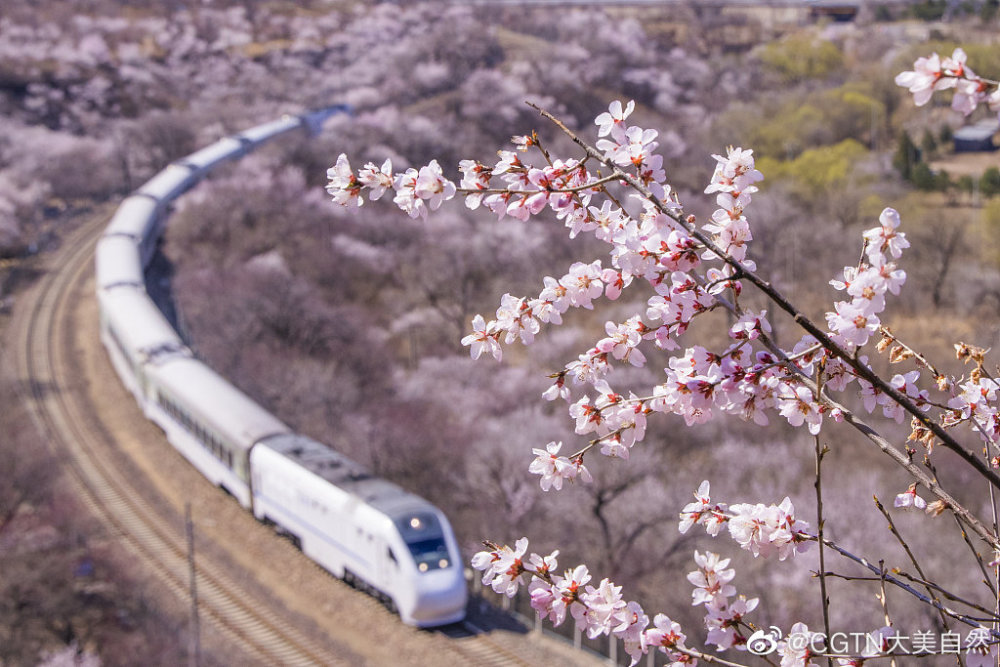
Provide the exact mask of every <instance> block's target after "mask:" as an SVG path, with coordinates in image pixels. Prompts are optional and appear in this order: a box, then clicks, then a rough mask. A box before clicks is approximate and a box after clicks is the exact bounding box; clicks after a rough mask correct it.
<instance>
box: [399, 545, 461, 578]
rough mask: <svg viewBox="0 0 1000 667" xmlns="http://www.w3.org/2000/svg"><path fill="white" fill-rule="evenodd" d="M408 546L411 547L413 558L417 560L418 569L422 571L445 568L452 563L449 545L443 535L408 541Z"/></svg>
mask: <svg viewBox="0 0 1000 667" xmlns="http://www.w3.org/2000/svg"><path fill="white" fill-rule="evenodd" d="M406 546H408V547H409V548H410V553H411V554H413V560H415V561H416V562H417V569H418V570H420V571H421V572H427V571H429V570H438V569H444V568H446V567H449V566H450V565H451V557H450V556H449V555H448V546H447V545H446V544H445V543H444V538H443V537H432V538H430V539H426V540H418V541H416V542H407V544H406Z"/></svg>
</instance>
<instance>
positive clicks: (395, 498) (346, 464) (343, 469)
mask: <svg viewBox="0 0 1000 667" xmlns="http://www.w3.org/2000/svg"><path fill="white" fill-rule="evenodd" d="M261 444H263V445H265V446H267V447H268V448H270V449H272V450H274V451H275V452H277V453H279V454H281V455H282V456H284V457H285V458H287V459H289V460H290V461H293V462H295V463H296V464H298V465H299V466H301V467H302V468H305V469H306V470H308V471H309V472H311V473H313V474H314V475H316V476H318V477H321V478H322V479H324V480H326V481H328V482H330V483H331V484H333V485H334V486H337V487H339V488H341V489H343V490H344V491H347V492H348V493H350V494H352V495H355V496H357V497H359V498H361V499H362V500H364V501H365V503H367V504H368V505H370V506H371V507H373V508H375V509H377V510H378V511H380V512H382V513H383V514H385V515H386V516H389V517H390V518H393V519H398V518H400V517H404V516H409V515H411V514H413V513H415V512H429V513H433V514H437V508H436V507H434V505H432V504H431V503H429V502H428V501H426V500H424V499H423V498H421V497H420V496H417V495H414V494H412V493H410V492H409V491H406V490H405V489H403V488H401V487H400V486H397V485H396V484H393V483H392V482H390V481H388V480H385V479H382V478H381V477H377V476H375V475H373V474H372V473H371V472H370V471H369V470H368V469H367V468H365V467H364V466H363V465H361V464H360V463H357V462H356V461H353V460H351V459H349V458H347V457H346V456H344V455H343V454H341V453H340V452H337V451H335V450H333V449H331V448H330V447H328V446H327V445H324V444H322V443H320V442H317V441H316V440H313V439H312V438H307V437H306V436H304V435H299V434H297V433H288V434H285V435H279V436H275V437H272V438H268V439H267V440H266V441H265V442H263V443H261Z"/></svg>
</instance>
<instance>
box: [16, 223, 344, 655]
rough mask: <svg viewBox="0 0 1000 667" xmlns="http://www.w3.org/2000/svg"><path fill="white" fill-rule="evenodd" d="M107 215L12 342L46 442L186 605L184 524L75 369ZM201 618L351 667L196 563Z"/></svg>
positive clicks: (53, 276) (67, 245)
mask: <svg viewBox="0 0 1000 667" xmlns="http://www.w3.org/2000/svg"><path fill="white" fill-rule="evenodd" d="M106 222H107V220H106V218H104V217H103V216H95V217H94V219H93V220H90V221H88V222H87V223H85V224H84V225H83V226H82V227H81V228H79V229H77V230H75V231H74V232H73V233H72V234H71V235H70V236H69V237H68V238H67V239H66V240H65V242H64V244H63V246H62V248H61V249H60V250H59V251H57V253H56V255H54V256H53V257H51V258H50V261H49V270H48V271H47V272H46V274H45V275H44V276H43V277H42V278H41V279H40V281H39V283H38V284H37V285H36V286H35V289H36V292H35V294H34V297H33V299H32V301H31V308H30V311H29V312H27V313H22V316H21V317H15V320H14V322H13V332H12V333H13V339H14V345H13V346H12V349H11V350H10V351H11V352H12V353H13V354H12V355H11V356H13V357H14V358H15V359H16V363H17V369H16V372H17V374H18V380H19V385H20V387H21V390H22V395H23V398H24V400H25V402H26V403H27V405H28V407H29V409H30V411H31V414H32V418H33V419H34V421H35V423H36V425H37V426H38V428H39V430H40V431H41V432H42V434H43V435H44V436H45V439H46V441H47V442H48V443H49V446H50V447H52V448H53V449H54V450H55V452H56V453H57V454H58V456H59V458H60V459H61V460H63V461H64V462H65V463H66V466H67V469H68V471H69V472H70V474H71V478H72V480H73V482H74V483H75V485H76V487H77V489H78V491H79V496H80V497H81V498H82V499H83V500H84V502H85V504H86V505H87V506H88V508H89V509H90V510H91V511H92V512H93V513H94V514H95V515H96V516H97V517H98V518H99V519H101V520H102V521H103V522H104V523H105V525H107V526H108V527H109V528H110V529H111V531H112V532H113V533H114V534H115V535H116V536H117V537H118V538H119V539H120V540H121V541H122V542H124V544H125V545H126V546H127V547H128V548H129V549H130V550H131V551H132V552H133V553H135V554H136V555H137V556H138V557H139V558H140V559H141V560H142V561H143V562H144V563H145V565H147V566H148V567H149V568H150V570H151V571H152V572H153V573H155V575H156V576H157V578H158V579H159V580H160V581H161V582H163V583H164V584H165V585H166V586H167V587H168V588H169V589H170V590H171V591H173V592H174V593H175V594H176V595H177V596H178V597H180V598H181V599H183V600H185V601H189V600H190V598H189V570H188V567H189V566H188V560H187V542H186V536H185V533H184V526H183V525H182V524H179V523H178V522H177V521H176V520H175V519H174V520H172V517H166V516H163V514H162V513H161V512H160V511H159V510H158V509H156V508H154V507H153V506H152V505H151V504H150V503H148V502H147V501H146V500H145V499H144V494H143V493H142V492H141V490H140V489H136V488H134V487H133V486H132V485H131V484H130V483H129V480H128V479H127V477H126V476H124V475H122V474H121V471H120V470H119V469H118V468H117V466H116V464H115V462H114V461H113V460H111V457H109V456H108V455H107V454H106V451H105V450H106V449H107V447H106V443H107V442H108V439H109V435H108V434H107V433H106V432H104V431H103V430H102V429H101V428H100V425H99V424H95V423H94V420H93V418H92V416H91V414H90V413H91V411H90V409H89V406H88V405H86V403H85V401H84V400H83V399H82V394H81V392H79V391H75V389H76V388H78V387H79V386H80V385H81V384H83V383H85V382H86V381H87V380H86V378H80V377H72V376H71V374H70V373H69V372H68V369H69V368H71V367H72V364H71V363H68V362H69V360H68V357H69V356H71V354H72V352H71V341H70V333H71V332H70V331H69V329H68V326H69V325H68V324H67V322H69V320H70V318H69V317H68V313H69V309H70V307H71V305H72V304H71V301H72V299H74V298H90V297H91V295H90V294H89V293H86V294H82V293H81V292H82V291H83V289H82V286H83V283H84V282H85V279H86V278H87V276H88V272H90V271H92V259H93V250H94V245H95V243H96V241H97V239H98V238H99V237H100V234H101V231H102V230H103V228H104V226H105V224H106ZM196 581H197V591H198V597H199V614H200V615H201V618H202V619H203V622H207V623H210V624H212V625H213V626H214V627H215V628H216V629H217V630H218V631H220V632H221V633H223V634H224V635H226V636H227V637H228V639H229V640H230V641H231V642H233V643H234V644H235V645H237V646H239V647H240V648H242V649H243V650H244V651H246V653H247V654H248V655H251V656H257V657H259V658H260V659H261V660H262V661H263V662H266V663H270V664H282V665H331V664H347V663H345V662H341V661H339V660H337V659H335V658H334V657H333V656H331V655H330V654H329V652H328V650H327V649H326V648H325V647H323V646H320V645H319V644H318V643H316V642H315V641H313V640H311V639H310V638H308V637H306V636H304V635H303V634H302V633H301V632H299V631H298V630H297V629H296V628H295V627H293V626H291V625H289V624H288V623H286V622H285V621H284V620H283V619H282V618H280V617H279V616H278V615H277V614H275V613H273V612H271V611H270V610H268V609H267V608H262V607H261V606H259V605H258V604H255V602H254V601H251V600H248V599H247V598H246V596H245V594H243V593H242V591H241V590H240V586H239V585H238V584H237V583H236V582H234V581H233V580H232V578H231V577H229V576H228V575H227V574H226V573H225V572H222V571H221V570H219V568H218V567H216V566H215V564H214V563H212V562H211V561H208V560H205V559H201V560H199V562H198V567H197V579H196Z"/></svg>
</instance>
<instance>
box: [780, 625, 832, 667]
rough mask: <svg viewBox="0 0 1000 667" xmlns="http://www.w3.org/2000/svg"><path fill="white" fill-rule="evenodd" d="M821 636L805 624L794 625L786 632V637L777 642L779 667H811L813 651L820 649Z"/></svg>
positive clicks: (812, 664)
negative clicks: (779, 659) (779, 658)
mask: <svg viewBox="0 0 1000 667" xmlns="http://www.w3.org/2000/svg"><path fill="white" fill-rule="evenodd" d="M822 646H823V635H822V634H820V633H816V632H812V631H810V630H809V626H808V625H806V624H805V623H801V622H800V623H796V624H794V625H793V626H792V627H791V629H790V630H789V631H788V636H787V637H786V638H785V639H783V640H781V641H779V642H778V651H777V654H778V655H779V656H780V657H781V667H812V666H814V665H815V664H816V663H814V662H811V661H810V660H809V658H810V657H811V656H812V654H813V651H814V649H816V648H822Z"/></svg>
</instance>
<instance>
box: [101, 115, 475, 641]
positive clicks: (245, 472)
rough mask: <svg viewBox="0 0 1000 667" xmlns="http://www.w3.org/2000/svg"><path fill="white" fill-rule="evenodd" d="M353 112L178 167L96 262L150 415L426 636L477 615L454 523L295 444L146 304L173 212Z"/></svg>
mask: <svg viewBox="0 0 1000 667" xmlns="http://www.w3.org/2000/svg"><path fill="white" fill-rule="evenodd" d="M345 110H346V109H345V107H342V106H335V107H330V108H327V109H323V110H320V111H317V112H312V113H309V114H304V115H302V116H285V117H283V118H281V119H279V120H276V121H273V122H271V123H267V124H264V125H260V126H257V127H255V128H252V129H250V130H247V131H245V132H242V133H240V134H237V135H234V136H232V137H226V138H224V139H221V140H219V141H217V142H216V143H214V144H212V145H210V146H208V147H206V148H203V149H201V150H199V151H197V152H195V153H193V154H191V155H189V156H187V157H186V158H183V159H181V160H178V161H176V162H174V163H172V164H171V165H169V166H168V167H167V168H165V169H164V170H163V171H161V172H160V173H158V174H157V175H156V176H154V177H153V178H152V179H150V180H149V181H148V182H147V183H146V184H145V185H143V186H142V187H141V188H139V189H138V190H137V191H136V192H135V193H134V194H133V195H131V196H130V197H128V198H127V199H125V201H124V202H123V203H122V205H121V206H120V207H119V209H118V210H117V212H116V213H115V215H114V217H113V218H112V220H111V222H110V224H109V225H108V227H107V229H106V230H105V233H104V236H103V237H102V238H101V240H100V241H99V242H98V245H97V251H96V281H97V298H98V304H99V307H100V322H101V339H102V342H103V343H104V345H105V347H106V348H107V350H108V354H109V356H110V358H111V361H112V364H113V365H114V368H115V370H116V372H117V373H118V375H119V376H120V377H121V379H122V382H123V383H124V384H125V386H126V387H127V388H128V389H129V391H131V392H132V393H133V395H134V396H135V397H136V400H137V401H138V402H139V405H140V406H141V407H142V409H143V411H144V413H145V414H146V416H147V417H148V418H149V419H150V420H152V421H153V422H155V423H156V424H158V425H159V426H160V428H162V429H163V431H164V432H165V433H166V435H167V439H168V440H169V441H170V443H171V444H172V445H173V446H174V447H175V448H176V449H177V450H178V451H179V452H180V453H181V454H182V455H183V456H184V457H185V458H186V459H187V460H188V461H190V462H191V464H192V465H194V466H195V467H196V468H197V469H198V471H199V472H201V474H202V475H204V476H205V477H206V478H207V479H208V480H209V481H210V482H211V483H212V484H215V485H216V486H218V487H220V488H222V489H224V490H225V491H226V492H227V493H229V494H230V495H232V496H233V497H234V498H236V500H237V501H238V502H239V503H240V504H241V505H243V507H245V508H247V509H249V510H250V511H251V512H253V514H254V516H255V517H256V518H257V519H259V520H260V521H263V522H266V523H269V524H273V525H274V526H275V527H276V529H277V530H278V531H280V532H281V533H283V534H285V535H287V536H288V537H289V538H291V539H292V541H293V542H294V543H295V544H296V545H298V546H299V548H301V549H302V551H303V552H304V553H305V554H306V555H307V556H308V557H309V558H311V559H313V560H314V561H316V562H317V563H319V564H320V565H321V566H323V567H324V568H325V569H326V570H328V571H329V572H331V573H332V574H334V575H335V576H337V577H340V578H343V579H344V580H345V581H347V582H348V583H351V584H352V585H355V586H357V587H359V588H362V589H364V590H367V591H368V592H370V593H372V594H373V595H375V596H376V597H378V598H379V599H381V600H382V601H383V602H385V603H386V604H387V605H388V606H389V607H390V608H392V609H394V610H396V611H397V612H398V613H399V615H400V617H401V618H402V620H403V622H405V623H407V624H410V625H416V626H419V627H431V626H437V625H445V624H448V623H455V622H458V621H460V620H462V619H463V618H464V617H465V606H466V595H467V594H466V585H465V579H464V576H463V568H462V567H461V559H460V558H459V552H458V545H457V544H456V542H455V537H454V534H453V532H452V530H451V527H450V525H449V524H448V520H447V519H446V518H445V516H444V514H442V513H441V511H440V510H438V509H437V508H436V507H434V506H433V505H431V504H430V503H428V502H427V501H426V500H424V499H422V498H419V497H418V496H415V495H413V494H411V493H408V492H406V491H404V490H403V489H401V488H400V487H398V486H396V485H395V484H392V483H390V482H388V481H386V480H383V479H379V478H377V477H373V476H372V475H371V474H369V473H368V472H367V471H366V470H365V469H364V468H362V467H361V466H360V465H358V464H357V463H355V462H353V461H350V460H348V459H347V458H345V457H343V456H342V455H340V454H338V453H337V452H334V451H333V450H332V449H330V448H329V447H327V446H325V445H322V444H320V443H318V442H316V441H314V440H310V439H309V438H306V437H305V436H302V435H298V434H295V433H293V432H292V431H291V429H290V428H289V427H288V426H286V425H285V424H284V423H282V422H281V420H279V419H278V418H277V417H275V416H274V415H272V414H270V413H269V412H267V411H266V410H264V409H263V408H262V407H261V406H259V405H258V404H257V403H255V402H254V401H253V400H251V399H250V398H249V397H248V396H246V395H245V394H243V393H242V392H240V391H239V390H238V389H236V388H235V387H233V386H232V385H230V384H229V383H228V382H227V381H226V380H225V379H224V378H223V377H221V376H220V375H219V374H217V373H215V372H214V371H213V370H212V369H210V368H209V367H208V366H206V365H205V364H203V363H202V362H201V361H199V360H198V359H196V358H195V357H194V356H193V355H192V353H191V351H190V350H189V349H188V348H187V347H186V346H185V344H184V342H183V341H182V339H181V337H180V336H179V335H178V333H177V332H176V331H175V330H174V329H173V328H172V327H171V325H170V324H169V323H168V321H167V319H166V318H165V317H164V316H163V314H162V313H161V312H160V311H159V309H158V308H157V307H156V306H155V304H154V303H153V301H152V300H151V299H150V298H149V296H148V295H147V294H146V289H145V287H146V286H145V277H144V270H145V267H146V265H147V264H148V263H149V261H150V258H151V257H152V256H153V254H154V252H155V250H156V243H157V241H158V239H159V236H160V233H161V232H162V229H163V224H164V222H165V219H166V216H167V214H168V212H169V211H168V209H169V206H170V204H171V202H172V201H173V200H174V199H176V198H177V197H178V196H180V195H181V194H183V193H184V192H186V191H187V190H189V189H190V188H191V187H192V186H194V185H195V184H196V183H197V182H198V181H199V180H200V179H201V178H202V177H203V176H205V174H207V173H208V172H209V171H211V170H212V169H213V168H214V167H215V166H217V165H219V164H221V163H224V162H227V161H230V160H234V159H236V158H239V157H241V156H243V155H245V154H246V153H248V152H250V151H252V150H254V149H255V148H256V147H257V146H259V145H260V144H262V143H264V142H266V141H267V140H269V139H271V138H273V137H276V136H278V135H281V134H284V133H286V132H290V131H292V130H294V129H296V128H304V129H306V130H309V131H312V132H315V131H317V130H318V129H319V126H320V125H321V124H322V122H323V120H325V119H326V118H327V117H329V116H330V115H332V114H333V113H337V112H340V111H345Z"/></svg>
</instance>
